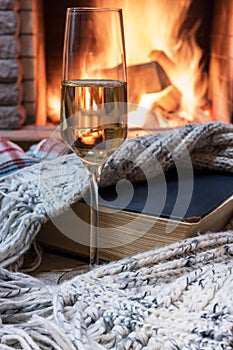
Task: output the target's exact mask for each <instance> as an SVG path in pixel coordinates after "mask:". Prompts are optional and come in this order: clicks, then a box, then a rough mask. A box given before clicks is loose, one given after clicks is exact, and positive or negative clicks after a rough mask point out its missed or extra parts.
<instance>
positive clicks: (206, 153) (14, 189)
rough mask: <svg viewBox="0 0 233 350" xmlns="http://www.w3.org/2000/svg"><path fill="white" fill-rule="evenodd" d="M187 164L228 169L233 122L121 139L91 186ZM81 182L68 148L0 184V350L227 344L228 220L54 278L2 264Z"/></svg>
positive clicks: (230, 342)
mask: <svg viewBox="0 0 233 350" xmlns="http://www.w3.org/2000/svg"><path fill="white" fill-rule="evenodd" d="M192 166H193V167H195V168H206V169H213V170H219V171H228V172H233V126H232V125H230V124H223V123H207V124H203V125H188V126H185V127H182V128H179V129H177V130H172V131H167V132H162V133H158V134H151V135H147V136H144V137H141V138H137V139H132V140H127V141H126V142H125V143H124V144H123V145H122V146H121V147H120V148H119V149H118V150H117V151H116V152H115V153H114V154H113V156H112V157H110V159H109V160H108V161H107V162H106V164H105V166H104V168H103V171H102V174H101V179H100V184H99V185H100V186H106V185H111V184H114V183H117V182H118V181H119V180H120V179H128V180H130V181H142V180H144V179H145V178H149V177H152V176H156V175H157V174H159V173H161V172H165V171H167V170H168V169H169V168H171V167H179V168H180V167H192ZM87 188H88V176H87V172H86V170H85V168H84V166H83V164H82V162H81V161H80V160H79V159H78V157H77V156H76V155H74V154H67V155H63V156H60V157H58V158H56V159H54V160H50V161H43V162H41V163H39V164H35V165H32V166H29V167H27V168H25V169H22V170H20V171H18V172H16V173H15V174H12V175H9V176H8V177H6V178H5V179H4V182H2V183H1V184H0V201H1V210H0V232H1V242H0V317H1V324H0V349H23V350H29V349H59V350H61V349H62V350H66V349H85V350H88V349H94V348H96V349H121V350H124V349H125V350H126V349H128V350H129V349H151V350H152V349H153V350H156V349H165V350H170V349H171V350H172V349H184V350H186V349H187V350H188V349H191V350H192V349H193V350H197V349H215V350H218V349H219V350H220V349H227V350H228V349H232V347H233V337H232V326H233V298H232V292H231V291H232V285H233V278H232V271H233V270H232V269H233V259H232V256H233V235H232V233H233V231H232V226H229V227H228V228H226V231H225V232H217V233H207V234H204V235H201V236H197V237H195V238H189V239H187V240H184V241H181V242H177V243H175V244H172V245H168V246H165V247H161V248H159V249H155V250H151V251H149V252H145V253H142V254H138V255H135V256H132V257H128V258H125V259H122V260H120V261H117V262H112V263H109V264H106V265H103V266H101V267H99V268H96V269H94V270H92V271H91V272H89V273H87V274H84V275H81V276H77V277H76V278H74V279H72V280H71V281H68V282H64V283H62V284H61V285H54V286H48V285H46V284H45V283H43V282H42V281H40V280H38V279H36V278H32V277H31V276H29V275H27V274H24V273H21V272H12V271H16V270H19V269H20V267H21V265H22V261H23V256H24V254H25V252H26V251H27V250H29V249H30V247H31V246H32V244H33V242H34V240H35V239H36V235H37V233H38V232H39V230H40V228H41V225H43V223H45V222H46V221H48V220H49V218H52V217H56V216H59V215H60V214H62V213H63V212H64V211H66V210H67V209H68V208H69V207H70V205H71V204H72V203H73V202H75V201H77V200H80V199H81V197H82V194H83V193H84V192H85V190H86V189H87ZM10 270H12V271H10Z"/></svg>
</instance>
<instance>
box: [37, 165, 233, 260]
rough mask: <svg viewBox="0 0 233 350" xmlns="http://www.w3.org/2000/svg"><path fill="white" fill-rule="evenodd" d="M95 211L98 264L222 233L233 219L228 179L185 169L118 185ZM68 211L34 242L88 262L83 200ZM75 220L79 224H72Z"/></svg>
mask: <svg viewBox="0 0 233 350" xmlns="http://www.w3.org/2000/svg"><path fill="white" fill-rule="evenodd" d="M99 206H100V208H99V246H100V258H102V259H104V260H115V259H121V258H124V257H126V256H130V255H134V254H137V253H139V252H142V251H147V250H150V249H153V248H156V247H159V246H162V245H166V244H170V243H174V242H176V241H179V240H182V239H184V238H187V237H192V236H195V235H197V234H198V233H200V234H201V233H205V232H207V231H212V232H214V231H215V232H217V231H220V230H222V229H223V228H224V227H225V225H226V224H227V223H228V221H229V220H230V218H231V217H233V176H232V174H230V173H224V172H217V171H206V170H205V171H203V170H195V171H194V172H190V171H186V170H185V169H183V170H181V171H179V174H177V172H176V170H175V169H171V170H169V171H168V172H167V173H166V175H163V174H161V175H159V176H156V177H154V178H153V179H149V180H148V181H144V182H139V183H135V184H131V183H129V182H128V181H125V180H123V181H121V182H120V183H118V185H117V186H109V187H105V188H101V189H100V190H99ZM71 209H72V210H69V213H64V214H62V215H61V216H60V217H59V218H57V219H56V222H55V225H54V222H53V220H52V221H49V222H48V223H46V224H45V225H44V226H43V227H42V229H41V231H40V233H39V235H38V240H39V242H41V243H42V244H44V245H46V246H47V247H49V248H53V249H56V250H59V251H63V252H68V253H70V254H75V255H78V256H80V257H82V256H87V255H88V252H89V247H88V242H89V225H88V222H89V213H90V210H89V207H88V204H87V203H85V201H84V200H82V201H79V202H77V203H75V204H74V205H72V208H71ZM70 212H72V213H70ZM74 213H75V215H73V214H74ZM70 214H71V215H70ZM74 217H77V218H78V220H76V219H75V220H74V222H72V220H73V219H74ZM83 223H84V224H83ZM61 227H62V230H60V229H59V228H61ZM66 227H67V232H66ZM70 227H72V230H71V231H72V232H71V233H69V232H68V231H69V230H70Z"/></svg>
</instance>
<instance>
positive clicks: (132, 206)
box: [99, 169, 233, 220]
mask: <svg viewBox="0 0 233 350" xmlns="http://www.w3.org/2000/svg"><path fill="white" fill-rule="evenodd" d="M232 194H233V174H230V173H224V172H218V171H210V170H194V171H192V172H191V173H190V171H186V170H185V169H183V170H182V171H180V173H179V175H178V174H177V171H176V169H170V170H169V171H168V172H167V173H166V175H164V174H161V175H159V176H156V177H154V178H153V179H150V180H149V181H144V182H139V183H134V184H130V183H129V182H128V181H125V180H123V181H121V183H120V184H118V185H117V186H109V187H105V188H101V189H100V190H99V195H100V202H99V204H100V205H101V206H103V207H109V208H113V209H114V208H115V209H117V210H120V209H121V210H128V211H132V212H136V213H144V214H149V215H154V216H156V217H157V216H159V217H163V218H173V219H179V220H180V219H189V218H195V217H196V218H202V217H204V216H206V215H207V214H209V213H210V212H212V211H213V210H214V209H216V208H217V207H218V206H219V205H220V204H221V203H223V202H224V201H225V200H226V199H227V198H229V197H230V196H231V195H232Z"/></svg>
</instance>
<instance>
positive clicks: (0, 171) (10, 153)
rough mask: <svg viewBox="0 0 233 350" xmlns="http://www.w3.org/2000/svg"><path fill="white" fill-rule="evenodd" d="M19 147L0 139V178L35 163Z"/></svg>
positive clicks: (35, 160) (34, 160)
mask: <svg viewBox="0 0 233 350" xmlns="http://www.w3.org/2000/svg"><path fill="white" fill-rule="evenodd" d="M37 162H38V160H37V159H33V158H32V157H30V156H29V155H27V153H25V152H24V151H23V149H22V148H21V147H19V146H18V145H16V144H14V143H13V142H11V141H8V140H6V139H5V138H3V137H1V138H0V177H1V178H3V177H5V176H7V175H9V174H11V173H13V172H15V171H17V170H19V169H22V168H24V167H26V166H31V165H33V164H35V163H37Z"/></svg>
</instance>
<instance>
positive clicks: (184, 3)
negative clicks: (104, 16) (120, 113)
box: [0, 0, 233, 129]
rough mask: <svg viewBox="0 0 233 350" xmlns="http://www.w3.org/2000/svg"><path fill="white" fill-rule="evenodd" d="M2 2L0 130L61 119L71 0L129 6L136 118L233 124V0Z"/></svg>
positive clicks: (154, 122) (153, 122) (150, 122)
mask: <svg viewBox="0 0 233 350" xmlns="http://www.w3.org/2000/svg"><path fill="white" fill-rule="evenodd" d="M0 4H1V8H0V16H2V18H4V19H5V20H4V21H2V22H1V23H3V24H2V26H0V31H2V42H1V37H0V46H1V47H2V50H1V52H2V53H1V54H0V55H2V57H0V80H1V81H0V120H1V128H3V129H5V128H9V129H12V128H20V127H22V126H23V125H30V124H36V125H48V124H51V123H52V124H56V123H58V122H59V102H60V79H61V59H62V45H63V32H64V20H65V11H66V7H68V6H104V7H110V6H113V7H114V6H116V7H122V8H123V15H124V24H125V36H126V51H127V64H128V83H129V84H128V91H129V102H130V104H132V105H133V106H135V110H133V111H132V114H131V115H129V117H130V118H131V120H132V121H134V120H136V119H137V118H139V119H140V118H143V120H141V121H138V122H139V123H141V124H142V125H143V123H144V125H147V126H149V127H152V128H153V127H170V126H171V127H176V126H180V125H184V124H186V123H192V122H205V121H210V120H219V121H224V122H231V119H232V108H233V107H232V89H233V88H232V85H233V53H232V50H231V48H232V47H233V43H232V40H233V39H232V38H233V36H232V33H233V3H232V1H231V0H225V1H221V0H215V1H213V0H205V1H203V0H147V1H146V2H145V1H143V0H138V1H137V2H135V1H133V0H118V1H115V0H77V1H75V2H74V1H73V0H64V1H56V0H11V1H10V0H8V1H2V2H1V1H0ZM9 23H11V25H10V24H9ZM1 27H2V28H1ZM4 37H5V39H4ZM6 67H7V68H6ZM1 70H2V71H1ZM6 71H7V72H8V74H7V77H5V75H6ZM1 90H2V91H1ZM137 105H140V106H145V107H146V109H145V110H146V111H147V112H146V115H144V116H142V115H139V114H140V113H141V112H140V113H139V114H138V113H137V108H136V106H137ZM148 110H149V113H148ZM146 123H147V124H146Z"/></svg>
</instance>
